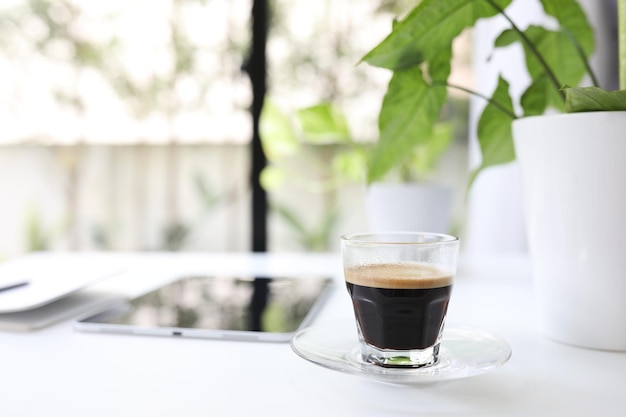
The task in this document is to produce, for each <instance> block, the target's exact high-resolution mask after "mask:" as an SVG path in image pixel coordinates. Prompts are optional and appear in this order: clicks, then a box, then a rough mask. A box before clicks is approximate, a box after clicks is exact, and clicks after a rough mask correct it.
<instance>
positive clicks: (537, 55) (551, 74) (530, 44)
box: [485, 0, 626, 101]
mask: <svg viewBox="0 0 626 417" xmlns="http://www.w3.org/2000/svg"><path fill="white" fill-rule="evenodd" d="M485 1H486V2H487V3H489V4H490V5H491V7H493V8H494V9H496V10H497V11H498V13H500V14H501V15H502V16H503V17H504V18H505V19H506V20H508V22H509V23H510V24H511V27H512V28H513V30H514V31H515V32H517V34H518V35H519V36H520V38H522V41H524V43H525V44H526V46H528V49H530V51H531V52H532V54H533V55H534V56H535V58H537V60H538V61H539V64H541V66H542V67H543V69H544V70H545V72H546V74H547V75H548V78H549V79H550V81H551V82H552V84H553V85H554V88H555V89H556V91H557V92H558V93H559V95H560V96H561V99H562V100H563V101H565V93H564V92H563V91H561V87H563V85H562V84H561V83H560V82H559V80H558V79H557V78H556V75H554V72H553V71H552V68H550V66H549V65H548V63H547V62H546V60H545V59H544V58H543V56H542V55H541V54H540V53H539V51H538V50H537V48H536V47H535V44H534V43H533V42H532V41H531V40H530V39H529V38H528V36H526V34H525V33H524V32H523V31H522V30H521V29H520V28H519V27H517V25H516V24H515V22H513V20H512V19H511V18H510V17H509V15H507V14H506V13H505V12H504V10H503V9H502V8H501V7H500V6H498V5H497V4H495V3H494V2H493V0H485ZM620 1H622V2H623V1H626V0H620Z"/></svg>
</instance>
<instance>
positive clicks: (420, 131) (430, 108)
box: [367, 68, 447, 183]
mask: <svg viewBox="0 0 626 417" xmlns="http://www.w3.org/2000/svg"><path fill="white" fill-rule="evenodd" d="M446 97H447V91H446V88H445V87H444V86H432V85H429V84H427V83H426V82H425V81H424V77H423V75H422V72H421V70H420V69H419V68H411V69H407V70H402V71H396V72H394V75H393V77H392V78H391V81H390V82H389V87H388V89H387V93H386V94H385V97H384V99H383V105H382V108H381V111H380V114H379V118H378V127H379V130H380V139H379V141H378V143H377V145H376V147H375V148H374V150H373V152H372V154H371V155H370V158H369V161H368V178H367V179H368V182H369V183H371V182H373V181H376V180H378V179H380V178H382V177H383V176H384V175H385V174H386V173H387V172H388V171H389V170H390V169H391V168H392V167H393V166H394V164H396V163H397V162H398V161H399V160H401V159H402V158H404V157H405V156H406V155H407V154H408V153H410V152H411V150H412V149H413V148H414V147H415V146H416V145H417V144H419V143H422V142H424V141H426V140H428V138H430V137H431V134H432V129H433V126H434V124H435V122H436V121H437V119H438V117H439V112H440V110H441V106H442V105H443V103H444V102H445V100H446Z"/></svg>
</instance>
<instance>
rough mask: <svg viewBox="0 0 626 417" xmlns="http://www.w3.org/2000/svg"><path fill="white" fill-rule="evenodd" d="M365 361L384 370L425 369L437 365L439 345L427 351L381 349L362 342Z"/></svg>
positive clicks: (362, 353)
mask: <svg viewBox="0 0 626 417" xmlns="http://www.w3.org/2000/svg"><path fill="white" fill-rule="evenodd" d="M361 356H362V357H363V361H365V362H368V363H371V364H374V365H378V366H382V367H384V368H424V367H427V366H432V365H434V364H435V363H437V359H438V357H439V343H437V344H436V345H434V346H431V347H429V348H426V349H411V350H394V349H379V348H377V347H374V346H372V345H369V344H367V343H364V342H361Z"/></svg>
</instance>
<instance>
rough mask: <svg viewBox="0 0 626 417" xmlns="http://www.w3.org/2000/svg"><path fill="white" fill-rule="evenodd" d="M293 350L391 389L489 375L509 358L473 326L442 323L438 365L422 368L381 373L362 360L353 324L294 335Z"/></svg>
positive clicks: (501, 344) (499, 343)
mask: <svg viewBox="0 0 626 417" xmlns="http://www.w3.org/2000/svg"><path fill="white" fill-rule="evenodd" d="M291 348H292V349H293V351H294V352H296V354H298V355H299V356H301V357H302V358H304V359H306V360H308V361H311V362H313V363H315V364H318V365H320V366H323V367H326V368H330V369H333V370H336V371H340V372H345V373H349V374H356V375H360V376H364V377H368V378H372V379H375V380H378V381H381V382H387V383H392V384H432V383H435V382H442V381H450V380H454V379H460V378H467V377H470V376H474V375H479V374H483V373H486V372H489V371H492V370H494V369H496V368H499V367H500V366H502V365H504V364H505V363H506V362H507V361H508V360H509V358H510V357H511V347H510V346H509V344H508V343H507V342H506V341H505V340H504V339H502V338H501V337H499V336H497V335H495V334H493V333H490V332H487V331H483V330H478V329H475V328H471V327H464V326H455V325H449V324H446V327H445V329H444V332H443V338H442V340H441V348H440V353H439V360H438V361H437V362H436V363H435V364H434V365H432V366H428V367H424V368H410V369H397V368H383V367H380V366H377V365H373V364H371V363H368V362H364V361H363V359H362V358H361V351H360V348H359V341H358V338H357V331H356V325H355V323H354V322H353V321H350V320H348V321H340V322H333V323H325V324H319V325H315V326H312V327H307V328H305V329H302V330H300V331H299V332H298V333H296V334H295V336H294V337H293V339H292V340H291Z"/></svg>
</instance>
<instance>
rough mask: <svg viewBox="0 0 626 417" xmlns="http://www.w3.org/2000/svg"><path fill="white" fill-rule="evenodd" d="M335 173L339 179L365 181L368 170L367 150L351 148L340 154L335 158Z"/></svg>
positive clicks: (333, 164)
mask: <svg viewBox="0 0 626 417" xmlns="http://www.w3.org/2000/svg"><path fill="white" fill-rule="evenodd" d="M332 166H333V172H334V173H335V174H336V175H337V176H338V177H340V178H341V177H343V178H347V179H348V180H352V181H363V180H364V179H365V173H366V170H367V156H366V153H365V149H362V148H357V147H354V148H351V149H349V150H348V151H346V152H340V153H338V154H337V155H335V157H334V158H333V161H332Z"/></svg>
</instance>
